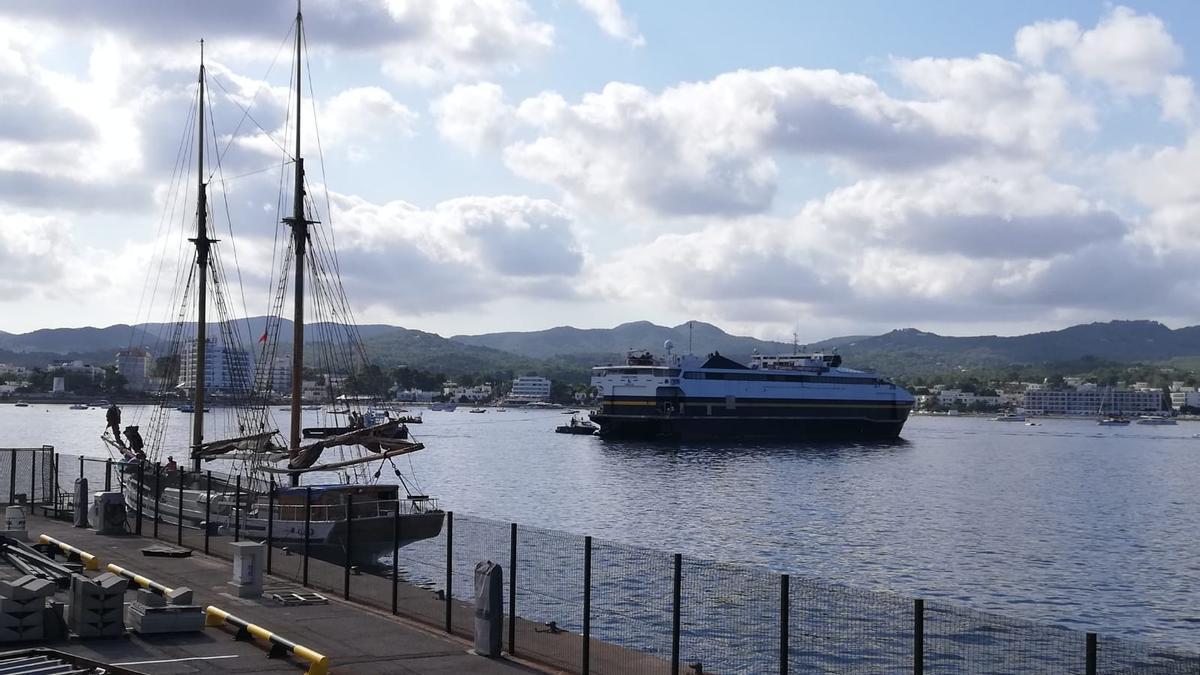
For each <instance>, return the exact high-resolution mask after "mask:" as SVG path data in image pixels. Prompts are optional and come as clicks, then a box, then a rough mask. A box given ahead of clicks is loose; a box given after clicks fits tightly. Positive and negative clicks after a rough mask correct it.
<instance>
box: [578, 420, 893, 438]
mask: <svg viewBox="0 0 1200 675" xmlns="http://www.w3.org/2000/svg"><path fill="white" fill-rule="evenodd" d="M906 417H907V415H906ZM592 419H593V420H594V421H595V422H596V423H597V424H599V425H600V432H599V435H600V436H601V437H602V438H629V439H664V438H665V439H679V440H702V439H720V438H738V439H741V438H744V439H774V440H808V439H847V440H859V439H862V440H868V439H870V440H875V439H890V438H897V437H898V436H899V435H900V431H901V430H902V429H903V428H904V422H905V420H890V421H883V420H880V421H868V420H861V419H859V420H851V419H804V418H791V419H765V418H749V417H747V418H731V419H713V418H704V417H666V416H655V417H648V416H617V415H605V414H603V413H598V414H596V415H593V416H592Z"/></svg>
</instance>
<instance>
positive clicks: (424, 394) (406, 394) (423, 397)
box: [396, 389, 438, 403]
mask: <svg viewBox="0 0 1200 675" xmlns="http://www.w3.org/2000/svg"><path fill="white" fill-rule="evenodd" d="M437 395H438V392H436V391H423V390H421V389H406V390H403V391H397V392H396V400H397V401H403V402H405V403H432V402H433V399H434V398H435V397H436V396H437Z"/></svg>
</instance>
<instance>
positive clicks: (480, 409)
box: [467, 408, 487, 413]
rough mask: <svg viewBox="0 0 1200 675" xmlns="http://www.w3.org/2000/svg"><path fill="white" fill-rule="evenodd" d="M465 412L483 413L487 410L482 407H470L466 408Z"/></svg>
mask: <svg viewBox="0 0 1200 675" xmlns="http://www.w3.org/2000/svg"><path fill="white" fill-rule="evenodd" d="M467 412H473V413H485V412H487V411H486V410H484V409H483V408H471V409H470V410H468V411H467Z"/></svg>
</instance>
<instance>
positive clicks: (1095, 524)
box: [0, 404, 1200, 650]
mask: <svg viewBox="0 0 1200 675" xmlns="http://www.w3.org/2000/svg"><path fill="white" fill-rule="evenodd" d="M418 411H419V409H416V408H414V409H413V412H414V413H416V412H418ZM560 412H561V411H554V410H542V411H520V410H511V411H507V412H498V411H497V410H496V409H489V411H488V412H487V413H486V414H469V413H466V411H465V410H459V411H456V412H433V411H424V423H423V424H420V425H413V426H412V427H411V430H412V432H413V434H414V435H415V436H416V437H417V438H418V440H421V441H423V442H424V443H425V444H426V446H427V447H426V449H425V450H423V451H421V452H419V453H416V454H414V455H411V456H406V457H401V458H399V459H398V460H397V462H398V464H399V465H400V468H401V469H402V470H403V471H404V472H405V474H406V475H411V476H415V478H416V480H417V482H418V485H419V488H420V489H421V490H422V491H424V492H426V493H427V494H431V495H435V496H437V497H439V498H440V499H441V502H442V506H443V508H446V509H448V510H453V511H455V512H458V513H467V514H472V515H475V516H482V517H485V518H490V519H495V520H498V521H513V522H519V523H522V524H524V525H529V526H534V527H541V528H548V529H554V530H560V531H567V532H573V533H580V534H591V535H595V536H596V537H598V538H602V539H604V540H606V541H609V542H623V543H628V544H634V545H638V546H644V547H648V548H653V549H657V550H660V551H665V552H680V553H683V554H684V555H685V556H689V557H694V558H703V559H710V560H717V561H722V562H730V563H737V564H743V565H749V566H753V567H759V568H767V569H770V570H775V571H779V572H789V573H793V574H796V575H800V576H802V577H808V578H814V579H820V580H824V581H828V582H835V583H842V584H846V585H848V586H852V587H858V588H864V589H887V590H891V591H895V592H897V593H900V594H903V595H907V596H910V597H923V598H927V599H931V600H933V601H943V602H949V603H954V604H956V605H962V606H967V607H970V608H973V609H977V610H983V611H987V612H995V613H999V614H1004V615H1008V616H1012V617H1020V618H1023V619H1031V620H1035V621H1040V622H1046V623H1052V624H1057V625H1061V626H1065V627H1069V628H1073V629H1076V630H1095V631H1100V632H1103V633H1105V634H1108V635H1115V636H1123V637H1129V638H1136V639H1144V640H1151V641H1155V642H1160V643H1164V644H1168V645H1173V646H1176V647H1180V648H1184V649H1188V650H1194V649H1195V648H1196V646H1197V645H1198V644H1200V639H1198V638H1200V633H1198V632H1197V631H1198V630H1200V601H1198V600H1197V599H1196V597H1197V596H1196V590H1197V588H1198V587H1200V542H1198V538H1197V536H1196V534H1197V531H1196V523H1200V491H1198V490H1197V489H1196V485H1195V483H1196V480H1197V479H1196V476H1197V475H1200V438H1197V437H1195V434H1197V433H1200V424H1197V423H1188V422H1181V423H1180V424H1179V425H1178V426H1140V425H1130V426H1128V427H1100V426H1097V425H1096V423H1095V421H1093V420H1064V419H1038V420H1037V421H1038V424H1039V425H1038V426H1025V425H1023V424H1020V423H1002V422H993V421H991V420H989V419H986V418H968V417H958V418H948V417H927V416H916V417H913V418H912V419H911V420H910V421H909V423H908V425H907V426H906V427H905V430H904V434H903V438H902V439H901V440H898V441H894V442H886V443H869V444H868V443H845V442H842V443H821V444H795V443H792V444H774V445H762V444H746V445H738V444H686V445H679V444H647V443H630V442H611V441H605V440H603V439H600V438H596V437H588V436H569V435H560V434H555V433H553V428H554V426H556V425H558V424H562V423H564V420H566V419H568V417H567V416H566V415H563V414H560ZM171 414H172V415H175V416H177V418H178V420H177V423H174V422H173V423H172V424H171V428H170V429H169V430H168V439H169V440H170V441H171V442H173V443H175V447H178V448H180V449H181V450H180V454H178V455H176V459H177V460H181V459H182V456H181V455H182V454H183V451H182V448H184V447H185V446H186V441H185V439H186V437H187V433H188V423H187V416H186V415H184V414H183V413H175V412H172V413H171ZM223 414H224V412H223V411H222V410H221V409H219V408H218V409H214V411H213V412H212V413H210V414H209V415H210V416H211V417H212V418H213V422H214V423H217V422H218V421H219V419H220V418H221V416H222V415H223ZM279 414H281V415H282V413H279ZM313 415H314V422H315V413H313ZM148 417H149V415H148V413H147V412H146V410H145V409H139V408H138V407H135V406H131V407H129V408H127V409H126V411H125V423H126V424H129V423H136V420H137V419H138V418H141V419H143V420H146V419H148ZM103 428H104V411H103V410H100V409H92V410H86V411H80V410H70V409H68V407H67V406H65V405H46V404H34V405H32V406H30V407H28V408H16V407H14V406H12V405H9V404H5V405H0V446H3V447H28V446H37V445H42V444H51V445H54V446H55V447H56V449H58V450H59V451H61V452H65V453H71V454H83V455H92V456H97V457H104V456H106V451H105V449H104V447H103V445H102V443H101V442H100V441H99V439H98V436H99V434H100V432H101V431H102V430H103ZM373 468H375V467H374V466H373ZM325 478H326V479H327V480H336V477H334V476H329V477H325ZM380 479H381V480H389V479H391V480H394V478H392V470H391V468H390V467H385V468H384V469H383V471H382V472H381V478H380Z"/></svg>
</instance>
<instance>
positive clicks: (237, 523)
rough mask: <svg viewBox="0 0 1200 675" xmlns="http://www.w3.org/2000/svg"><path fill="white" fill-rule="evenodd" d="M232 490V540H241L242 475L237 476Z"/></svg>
mask: <svg viewBox="0 0 1200 675" xmlns="http://www.w3.org/2000/svg"><path fill="white" fill-rule="evenodd" d="M235 485H236V487H234V489H233V540H234V541H241V540H242V474H240V473H239V474H238V475H237V481H236V483H235Z"/></svg>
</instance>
